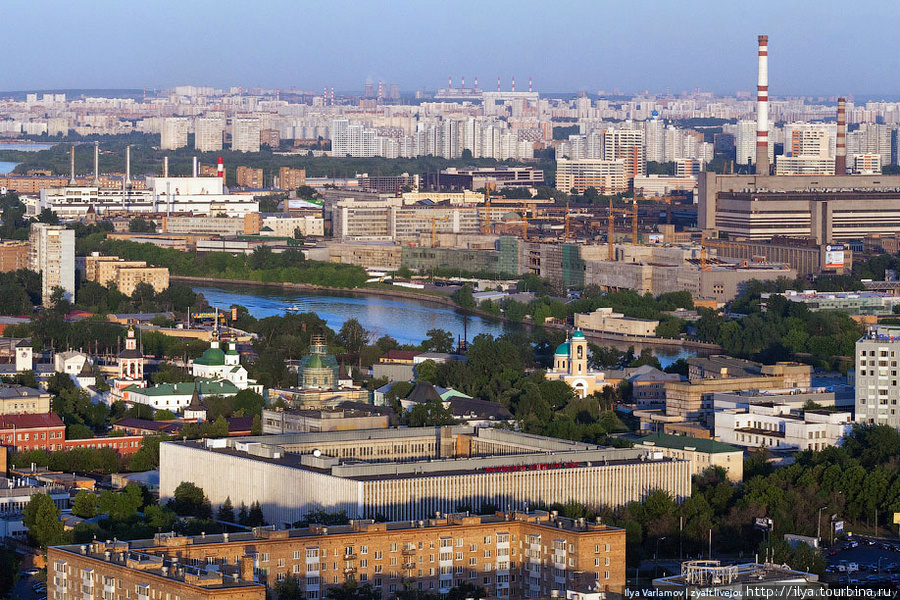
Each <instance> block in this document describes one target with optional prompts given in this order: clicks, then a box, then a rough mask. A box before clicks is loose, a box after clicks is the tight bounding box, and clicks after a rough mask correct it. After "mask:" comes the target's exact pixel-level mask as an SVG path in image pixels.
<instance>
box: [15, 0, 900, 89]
mask: <svg viewBox="0 0 900 600" xmlns="http://www.w3.org/2000/svg"><path fill="white" fill-rule="evenodd" d="M0 23H2V24H3V27H2V31H3V38H4V44H3V45H4V48H5V49H6V52H5V53H4V54H5V56H4V59H3V61H2V63H0V64H2V68H0V90H2V91H14V90H26V89H53V88H57V89H58V88H124V87H133V88H140V87H148V88H155V87H168V86H173V85H179V84H197V85H212V86H216V87H227V86H232V85H234V86H236V85H243V86H245V87H252V86H263V87H273V88H275V87H280V88H285V89H286V88H290V87H291V86H297V87H298V88H300V89H312V90H316V91H318V90H321V89H322V86H323V85H329V86H331V85H333V86H334V87H335V90H340V91H350V90H361V89H362V88H363V85H364V83H365V81H366V80H367V79H368V80H371V81H376V82H377V81H378V80H379V79H381V80H383V81H384V82H385V83H386V84H387V83H398V84H400V87H401V89H402V90H416V89H426V90H435V89H437V88H438V87H443V86H445V85H446V83H447V76H448V75H452V76H453V81H454V85H458V82H459V79H460V77H461V76H465V77H466V85H467V87H471V86H472V84H473V79H474V76H476V75H477V76H478V79H479V86H480V87H482V88H484V89H496V85H497V76H498V75H501V76H502V78H503V88H504V89H509V84H510V78H511V77H513V76H515V78H516V88H517V89H519V90H524V89H527V85H528V77H529V75H530V76H532V77H533V78H534V87H535V89H536V90H538V91H544V92H566V91H577V90H587V91H589V92H596V91H597V90H599V89H604V90H607V91H611V90H612V89H613V88H619V89H620V90H622V91H625V92H634V91H640V90H643V89H648V90H650V91H652V92H665V91H666V89H670V90H671V91H672V92H680V91H682V90H690V89H693V88H697V87H700V88H702V89H704V90H712V91H715V92H724V93H731V92H734V91H735V90H751V89H753V87H754V86H755V83H756V36H757V34H760V33H766V34H768V35H769V54H770V59H769V73H770V75H769V85H770V90H771V92H770V94H771V95H772V96H775V97H777V96H779V95H800V94H803V95H819V94H868V95H886V96H887V95H896V94H898V93H900V89H898V85H897V82H898V81H900V77H898V75H900V73H898V71H900V35H898V25H900V2H897V1H896V0H874V1H871V2H848V1H847V0H841V1H840V2H838V1H836V0H703V1H701V0H655V1H654V0H613V1H608V0H593V1H592V0H583V1H566V0H555V1H553V0H549V1H547V0H545V1H543V2H537V1H534V0H518V1H507V0H474V1H473V0H452V1H438V0H419V1H406V0H394V1H391V0H382V1H368V0H356V1H347V0H322V1H318V0H207V1H204V2H201V1H197V0H143V1H140V2H138V1H135V0H83V1H73V0H46V1H44V0H3V2H2V7H0Z"/></svg>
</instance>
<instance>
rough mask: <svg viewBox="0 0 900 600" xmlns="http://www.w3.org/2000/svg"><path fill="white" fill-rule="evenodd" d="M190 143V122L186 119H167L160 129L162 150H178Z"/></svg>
mask: <svg viewBox="0 0 900 600" xmlns="http://www.w3.org/2000/svg"><path fill="white" fill-rule="evenodd" d="M187 143H188V120H187V118H186V117H167V118H165V119H163V122H162V128H161V129H160V142H159V147H160V149H161V150H177V149H179V148H184V147H185V146H187Z"/></svg>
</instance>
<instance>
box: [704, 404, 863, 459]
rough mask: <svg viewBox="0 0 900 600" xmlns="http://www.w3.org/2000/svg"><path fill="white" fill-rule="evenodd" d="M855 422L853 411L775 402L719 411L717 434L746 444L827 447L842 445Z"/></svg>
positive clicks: (796, 448)
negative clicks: (807, 408)
mask: <svg viewBox="0 0 900 600" xmlns="http://www.w3.org/2000/svg"><path fill="white" fill-rule="evenodd" d="M852 425H853V421H852V417H851V414H850V413H849V412H843V411H839V412H831V411H825V410H800V411H798V410H795V409H792V408H791V407H790V406H787V405H784V404H775V403H769V404H751V405H749V406H748V407H747V408H735V409H728V410H723V411H717V412H716V413H715V435H716V437H718V438H719V439H720V440H722V441H723V442H725V443H726V444H732V445H735V446H741V447H743V448H762V447H766V448H771V449H773V450H814V451H818V450H824V449H825V448H827V447H828V446H838V445H840V444H841V443H842V441H843V439H844V437H846V436H847V435H848V434H849V433H850V429H851V427H852Z"/></svg>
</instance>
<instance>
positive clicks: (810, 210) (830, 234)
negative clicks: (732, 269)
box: [698, 173, 900, 245]
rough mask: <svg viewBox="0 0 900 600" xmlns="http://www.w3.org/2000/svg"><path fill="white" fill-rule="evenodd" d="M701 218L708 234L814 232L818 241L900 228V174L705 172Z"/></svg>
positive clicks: (765, 237)
mask: <svg viewBox="0 0 900 600" xmlns="http://www.w3.org/2000/svg"><path fill="white" fill-rule="evenodd" d="M699 183H700V185H699V192H698V219H699V224H700V228H701V229H703V230H704V231H705V232H707V233H708V234H709V235H708V236H707V237H718V236H719V234H727V235H728V236H729V238H732V239H733V238H745V239H749V240H770V239H772V238H773V237H776V236H789V237H795V238H812V239H813V240H815V243H816V244H818V245H823V244H833V243H838V242H841V241H846V240H861V239H863V238H864V237H866V236H867V235H871V234H881V235H891V234H895V233H900V176H897V175H852V176H851V175H843V176H842V175H834V176H799V175H798V176H777V175H776V176H753V175H716V174H715V173H701V174H700V179H699Z"/></svg>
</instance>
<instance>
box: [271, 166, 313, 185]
mask: <svg viewBox="0 0 900 600" xmlns="http://www.w3.org/2000/svg"><path fill="white" fill-rule="evenodd" d="M302 185H306V169H292V168H290V167H281V168H280V169H278V188H280V189H282V190H296V189H297V188H298V187H300V186H302Z"/></svg>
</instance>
